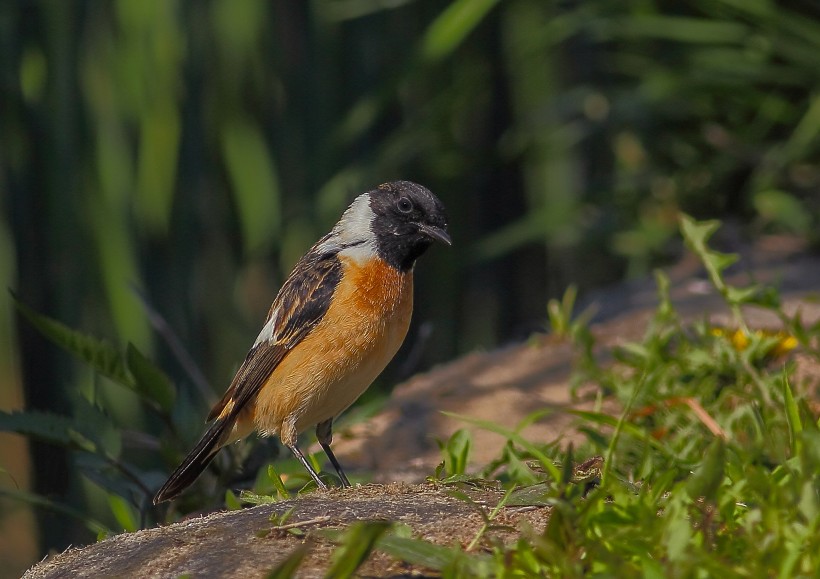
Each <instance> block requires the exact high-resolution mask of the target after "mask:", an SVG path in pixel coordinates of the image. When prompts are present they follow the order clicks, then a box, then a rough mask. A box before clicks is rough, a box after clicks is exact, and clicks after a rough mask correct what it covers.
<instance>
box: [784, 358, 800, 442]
mask: <svg viewBox="0 0 820 579" xmlns="http://www.w3.org/2000/svg"><path fill="white" fill-rule="evenodd" d="M783 404H784V405H785V407H786V421H787V423H788V425H789V443H790V445H791V451H792V456H795V455H798V454H800V450H801V449H800V446H801V444H802V441H803V437H802V432H803V420H802V418H801V417H800V408H799V407H798V404H797V401H796V400H795V399H794V393H793V392H792V388H791V384H790V383H789V377H788V374H787V373H786V371H785V370H784V371H783Z"/></svg>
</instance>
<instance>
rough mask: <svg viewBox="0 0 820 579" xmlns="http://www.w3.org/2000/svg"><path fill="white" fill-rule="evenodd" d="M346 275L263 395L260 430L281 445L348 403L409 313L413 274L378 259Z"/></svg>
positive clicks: (396, 343) (397, 340) (389, 353)
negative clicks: (329, 302) (314, 325)
mask: <svg viewBox="0 0 820 579" xmlns="http://www.w3.org/2000/svg"><path fill="white" fill-rule="evenodd" d="M341 259H342V260H343V262H344V267H345V273H344V276H343V281H342V282H341V283H340V284H339V286H338V287H337V288H336V292H335V294H334V296H333V303H332V305H331V306H330V308H329V309H328V311H327V312H326V313H325V315H324V317H323V318H322V320H321V321H320V322H319V324H317V326H316V327H315V328H314V329H313V330H312V331H311V332H310V334H308V335H307V336H306V337H305V338H304V340H303V341H302V342H301V343H300V344H299V347H298V348H296V349H295V350H294V351H292V352H290V353H289V354H287V355H286V356H285V358H284V359H283V360H282V362H281V363H280V364H279V366H278V367H277V368H276V370H275V371H274V372H273V374H272V375H271V377H270V379H269V380H268V381H267V383H266V384H265V386H263V387H262V389H261V390H260V392H259V394H258V396H257V399H256V405H255V408H254V413H253V414H254V422H255V423H256V428H257V430H259V431H261V432H264V433H267V434H278V435H279V437H280V438H281V439H282V442H284V443H286V444H289V443H293V442H295V441H296V435H297V434H298V433H300V432H302V431H303V430H305V429H307V428H310V427H312V426H314V425H316V424H318V423H319V422H323V421H325V420H327V419H329V418H333V417H335V416H337V415H338V414H339V413H341V412H342V411H344V410H345V409H346V408H347V407H348V406H350V405H351V404H352V403H353V402H354V401H355V400H356V399H357V398H358V397H359V396H360V395H361V394H362V393H363V392H364V391H365V390H366V389H367V387H368V386H370V384H371V383H372V382H373V380H375V378H376V377H377V376H378V375H379V374H380V373H381V371H382V370H384V367H385V366H386V365H387V364H388V362H390V360H391V359H392V358H393V356H394V355H395V353H396V352H397V351H398V349H399V347H400V346H401V344H402V342H403V341H404V337H405V336H406V335H407V329H408V327H409V325H410V317H411V315H412V312H413V274H412V271H411V272H407V273H401V272H399V271H398V270H396V269H394V268H392V267H390V266H388V265H387V264H385V263H384V262H382V261H381V260H380V259H378V258H376V259H374V260H372V261H371V262H370V263H368V264H366V265H364V266H363V265H360V264H358V263H357V262H356V261H354V260H351V259H346V258H341Z"/></svg>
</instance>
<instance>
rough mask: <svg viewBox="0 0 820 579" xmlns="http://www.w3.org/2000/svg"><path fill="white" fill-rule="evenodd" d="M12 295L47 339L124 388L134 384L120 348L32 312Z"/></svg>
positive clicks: (25, 314)
mask: <svg viewBox="0 0 820 579" xmlns="http://www.w3.org/2000/svg"><path fill="white" fill-rule="evenodd" d="M12 297H13V299H14V303H15V304H16V305H17V308H18V309H19V310H20V313H21V314H22V315H23V317H25V318H26V319H27V320H28V321H29V323H31V325H32V326H34V327H35V328H36V329H37V330H38V331H39V332H40V333H41V334H43V335H44V336H45V337H47V338H48V339H49V340H51V341H52V342H54V343H55V344H57V345H58V346H60V347H61V348H63V349H65V350H67V351H68V352H70V353H71V354H73V355H74V356H76V357H77V358H79V359H80V360H82V361H84V362H86V363H87V364H88V365H89V366H91V367H92V368H93V369H94V370H96V371H97V372H99V373H100V374H102V375H103V376H105V377H107V378H110V379H112V380H113V381H115V382H117V383H118V384H122V385H123V386H127V387H128V388H132V389H133V388H134V382H133V380H132V379H131V376H129V375H128V372H126V370H125V364H124V363H123V360H122V356H121V355H120V352H119V351H118V350H117V349H116V348H115V347H114V346H112V345H111V344H110V343H109V342H107V341H105V340H98V339H97V338H94V337H92V336H89V335H86V334H83V333H81V332H78V331H76V330H72V329H71V328H69V327H68V326H66V325H65V324H63V323H61V322H58V321H57V320H54V319H52V318H50V317H48V316H45V315H43V314H40V313H37V312H35V311H34V310H32V309H31V308H30V307H28V306H27V305H25V304H24V303H23V302H21V301H20V300H18V299H17V297H16V296H14V295H12Z"/></svg>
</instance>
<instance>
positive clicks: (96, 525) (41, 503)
mask: <svg viewBox="0 0 820 579" xmlns="http://www.w3.org/2000/svg"><path fill="white" fill-rule="evenodd" d="M0 496H6V497H8V498H10V499H14V500H16V501H21V502H25V503H28V504H30V505H33V506H35V507H39V508H42V509H45V510H48V511H53V512H55V513H59V514H61V515H66V516H68V517H71V518H72V519H76V520H78V521H80V522H82V524H83V525H84V526H85V527H86V528H87V529H88V530H90V531H91V532H92V533H94V534H95V535H111V534H112V531H111V529H109V528H108V527H107V526H105V525H104V524H103V523H101V522H100V521H98V520H96V519H94V518H92V517H90V516H89V515H88V513H87V512H85V511H81V510H78V509H75V508H74V507H70V506H68V505H65V504H63V503H58V502H56V501H53V500H51V499H47V498H45V497H43V496H41V495H38V494H35V493H29V492H26V491H18V490H11V489H6V488H0Z"/></svg>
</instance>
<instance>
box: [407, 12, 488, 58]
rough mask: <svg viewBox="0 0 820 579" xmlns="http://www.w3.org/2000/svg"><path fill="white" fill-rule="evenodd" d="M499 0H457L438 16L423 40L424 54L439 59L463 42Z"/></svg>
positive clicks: (426, 56)
mask: <svg viewBox="0 0 820 579" xmlns="http://www.w3.org/2000/svg"><path fill="white" fill-rule="evenodd" d="M498 1H499V0H455V1H454V2H451V3H450V5H449V6H447V8H446V9H445V10H444V11H443V12H442V13H441V14H440V15H439V17H438V18H436V19H435V20H434V21H433V23H432V24H431V25H430V27H429V28H428V29H427V33H426V34H425V35H424V39H423V41H422V54H423V55H424V57H425V58H427V59H429V60H433V61H435V60H439V59H441V58H443V57H445V56H447V55H448V54H450V53H451V52H452V51H453V50H455V49H456V48H457V47H458V45H459V44H461V43H462V42H463V41H464V39H465V38H466V37H467V35H468V34H470V32H472V31H473V30H474V29H475V27H476V26H478V25H479V23H480V22H481V20H482V19H483V18H484V17H485V16H486V15H487V13H488V12H489V11H490V10H491V9H492V8H493V6H495V5H496V4H497V3H498Z"/></svg>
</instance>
